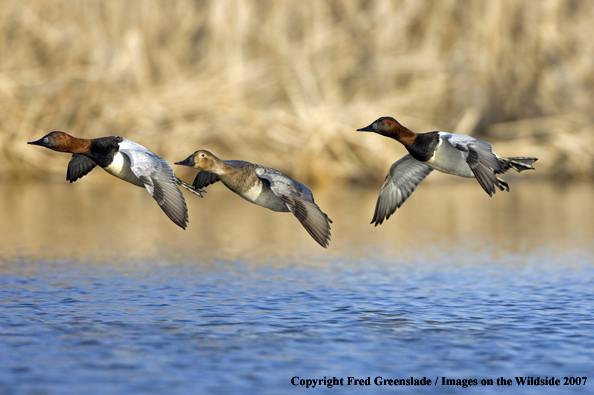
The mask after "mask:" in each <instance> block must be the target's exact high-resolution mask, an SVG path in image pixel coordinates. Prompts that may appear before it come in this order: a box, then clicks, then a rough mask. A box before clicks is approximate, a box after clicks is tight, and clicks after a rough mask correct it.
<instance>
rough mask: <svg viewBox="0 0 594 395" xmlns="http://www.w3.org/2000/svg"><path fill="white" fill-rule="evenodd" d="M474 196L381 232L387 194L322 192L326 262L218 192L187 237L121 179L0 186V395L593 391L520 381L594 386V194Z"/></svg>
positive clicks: (193, 204) (191, 202)
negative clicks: (377, 208) (382, 382)
mask: <svg viewBox="0 0 594 395" xmlns="http://www.w3.org/2000/svg"><path fill="white" fill-rule="evenodd" d="M465 181H469V180H462V182H460V183H454V184H453V185H452V184H449V183H444V184H440V183H439V182H437V183H428V184H427V185H426V186H425V185H422V186H421V187H419V190H418V191H417V192H415V194H414V195H413V197H412V198H411V199H410V201H408V202H407V203H406V204H405V205H404V206H403V207H402V208H401V209H400V210H399V211H398V212H397V213H396V215H395V216H394V217H393V218H391V219H390V220H389V221H388V222H387V223H385V224H384V225H382V226H380V227H377V228H376V227H373V226H371V225H369V224H368V223H369V221H370V220H371V214H372V213H373V206H374V204H375V199H376V193H377V191H375V190H371V191H368V190H356V189H355V190H353V189H340V190H337V189H323V190H321V191H320V192H319V193H318V192H317V191H316V202H318V203H319V205H320V206H321V207H322V209H323V210H324V211H325V212H327V213H328V214H329V215H330V217H331V218H332V219H333V220H334V224H333V240H332V243H331V244H330V248H329V249H328V250H324V249H322V248H320V247H319V246H318V245H317V244H316V243H315V242H314V241H313V240H311V238H310V237H309V235H308V234H307V233H306V232H305V231H304V230H303V229H302V228H301V227H300V225H299V223H298V222H297V220H296V219H295V218H293V217H292V216H291V215H290V214H279V213H273V212H269V211H267V210H265V209H262V208H260V207H257V206H253V205H249V204H248V203H247V202H245V201H243V200H242V199H240V198H238V197H236V196H232V195H230V194H228V193H227V191H225V190H224V189H222V188H219V189H217V188H211V187H209V193H208V194H207V195H206V197H205V198H204V199H199V198H194V197H193V196H187V200H188V206H189V209H190V221H191V222H190V226H189V228H188V230H186V231H182V230H180V229H178V228H177V227H176V226H175V225H173V224H171V223H170V221H169V220H168V219H167V218H166V217H165V215H164V214H163V213H162V212H161V211H160V210H159V209H158V207H156V204H155V203H154V202H153V201H152V199H150V197H148V195H147V194H146V192H144V191H142V190H141V189H140V188H133V187H130V186H127V185H125V184H124V183H118V184H122V185H121V187H120V186H119V185H117V186H114V187H113V188H110V189H105V188H103V187H102V186H101V185H99V184H97V185H95V184H93V183H87V184H82V183H81V184H80V185H69V184H50V185H43V186H33V185H22V186H16V187H14V188H12V187H11V188H10V189H8V188H3V189H2V190H1V191H0V195H1V196H0V197H1V198H2V200H1V201H0V204H1V205H3V207H2V213H3V215H4V218H3V223H4V227H3V230H2V234H1V235H2V242H0V248H1V250H0V251H2V256H3V260H2V261H1V262H0V270H1V271H2V275H1V276H0V301H1V304H0V355H2V364H1V365H0V393H9V394H10V393H41V394H80V393H84V392H89V393H110V394H129V393H168V394H169V393H173V394H175V393H179V394H188V393H221V394H227V393H242V394H250V393H254V394H268V393H270V394H278V393H306V392H308V391H316V392H321V391H323V392H328V391H335V392H336V391H339V392H340V393H353V394H355V393H390V392H393V391H401V390H406V391H407V392H413V393H430V392H431V393H458V392H468V391H473V392H475V393H479V392H480V393H513V392H521V393H543V392H544V393H588V392H590V393H593V392H594V390H592V388H594V377H589V378H588V380H592V381H591V382H587V383H586V385H585V386H583V385H582V386H580V387H577V386H572V387H568V386H563V385H561V386H559V387H551V388H549V387H547V388H545V389H544V390H543V388H542V387H534V386H532V387H530V386H525V387H519V386H518V385H517V384H516V383H515V377H521V376H523V377H527V376H534V377H536V376H540V377H545V376H547V377H549V378H550V377H551V376H554V377H555V378H560V379H561V384H563V381H564V380H563V379H562V378H563V377H565V376H573V377H578V376H579V377H582V376H588V375H589V374H590V372H592V371H593V369H592V368H593V367H594V363H593V361H594V335H593V334H594V307H593V306H594V304H593V302H594V291H593V287H592V284H593V281H594V265H593V259H592V245H591V240H592V236H593V235H594V225H593V224H594V222H593V221H592V219H593V216H594V210H593V209H592V205H591V202H592V201H594V200H593V198H594V190H593V188H592V187H591V186H588V185H572V186H571V185H570V186H565V187H563V188H560V187H558V186H555V185H550V184H541V183H534V184H531V183H521V184H519V185H518V183H517V180H516V182H515V183H514V184H512V187H514V186H515V188H513V189H512V192H511V193H509V194H507V193H505V194H503V193H498V194H497V195H496V196H495V197H494V198H491V199H489V198H488V197H487V196H484V192H482V191H481V190H480V188H477V185H475V183H469V182H465ZM470 181H471V180H470ZM213 187H215V186H213ZM145 195H147V196H145ZM378 376H381V377H383V378H392V379H399V378H408V377H411V376H412V377H415V378H423V377H426V378H427V379H431V380H432V382H435V379H436V378H438V386H437V387H436V386H432V387H429V388H427V387H406V388H400V387H384V386H382V387H379V386H376V385H375V384H374V383H373V380H374V378H375V377H378ZM293 377H299V379H314V378H316V379H323V378H324V377H326V378H332V377H337V378H343V379H344V384H345V385H343V386H340V388H336V387H335V388H333V389H328V388H327V387H319V386H317V387H316V388H315V389H313V390H312V389H306V388H305V387H303V386H294V385H292V384H291V380H292V378H293ZM348 377H355V378H362V379H366V378H368V377H370V380H371V385H370V386H369V387H365V388H361V387H360V386H353V385H351V386H347V385H346V380H347V378H348ZM441 377H447V378H452V379H477V383H478V385H477V387H480V388H476V387H472V388H465V389H464V388H462V387H460V386H442V385H441ZM499 377H504V378H506V379H509V378H511V379H513V381H514V383H513V385H512V386H511V387H509V388H507V387H501V386H497V385H496V384H494V385H493V386H482V385H481V384H480V382H481V380H482V379H493V380H496V379H497V378H499ZM295 382H298V381H295Z"/></svg>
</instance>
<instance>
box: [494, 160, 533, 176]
mask: <svg viewBox="0 0 594 395" xmlns="http://www.w3.org/2000/svg"><path fill="white" fill-rule="evenodd" d="M537 160H538V158H528V157H524V156H521V157H516V158H499V162H500V163H501V164H502V165H503V172H504V173H505V172H506V171H508V170H509V169H514V170H515V171H517V172H518V173H521V172H522V171H524V170H534V167H532V164H533V163H534V162H536V161H537Z"/></svg>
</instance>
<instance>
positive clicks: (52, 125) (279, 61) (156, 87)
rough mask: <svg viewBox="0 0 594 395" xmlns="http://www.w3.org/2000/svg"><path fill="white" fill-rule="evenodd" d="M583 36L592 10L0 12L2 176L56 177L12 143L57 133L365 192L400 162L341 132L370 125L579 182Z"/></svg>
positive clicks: (10, 0) (118, 5) (265, 5)
mask: <svg viewBox="0 0 594 395" xmlns="http://www.w3.org/2000/svg"><path fill="white" fill-rule="evenodd" d="M592 37H594V2H591V1H588V0H583V1H568V0H542V1H531V0H523V1H522V0H500V1H453V0H452V1H448V0H443V1H419V0H400V1H384V0H377V1H363V0H361V1H354V0H328V1H317V0H305V1H289V0H262V1H247V0H229V1H225V0H213V1H194V2H190V1H117V0H111V1H110V0H106V1H99V0H79V1H73V0H55V1H43V0H32V1H27V2H22V1H18V0H5V1H3V2H2V6H1V7H0V106H1V108H2V116H1V117H0V163H1V164H2V166H1V167H0V178H2V179H5V180H6V179H15V178H25V177H27V178H29V177H32V176H34V175H38V176H41V175H47V174H51V175H52V178H56V179H62V178H64V174H65V167H66V162H67V157H65V155H63V154H58V153H55V152H51V151H49V150H43V149H41V148H39V147H31V146H27V145H26V144H25V143H26V141H30V140H33V139H38V138H40V137H41V136H42V135H44V134H45V133H47V132H49V131H52V130H63V131H66V132H69V133H71V134H73V135H75V136H81V137H87V138H91V137H99V136H107V135H121V136H124V137H126V138H129V139H131V140H134V141H136V142H138V143H140V144H142V145H145V146H147V147H148V148H150V149H151V150H153V151H154V152H155V153H157V154H158V155H160V156H162V157H164V158H165V159H167V160H169V161H170V162H173V161H178V160H182V159H184V158H185V157H187V156H188V155H189V154H190V153H192V152H193V151H194V150H196V149H199V148H204V149H209V150H211V151H213V152H214V153H215V154H216V155H218V156H220V157H222V158H227V159H245V160H248V161H252V162H256V163H260V164H263V165H267V166H270V167H274V168H277V169H279V170H281V171H285V172H288V173H290V174H292V175H293V176H295V177H296V178H298V179H300V180H302V181H307V182H315V181H317V182H332V181H345V180H362V179H367V180H369V179H371V180H373V181H376V180H378V179H381V178H383V176H384V174H385V172H386V170H387V167H388V166H389V164H390V163H392V162H394V161H395V160H396V159H397V158H399V157H400V156H402V155H403V153H404V150H403V149H402V147H399V146H398V144H397V143H396V142H392V141H387V140H386V139H384V138H381V137H379V136H374V135H369V134H362V133H357V132H355V129H356V128H358V127H362V126H366V125H367V124H369V123H370V122H371V121H373V120H374V119H375V118H377V117H379V116H382V115H392V116H394V117H396V118H397V119H399V120H401V121H402V122H403V123H404V124H405V125H407V126H409V127H410V128H411V129H413V130H418V131H429V130H434V129H439V130H447V131H452V132H453V131H456V132H461V133H468V134H473V135H475V136H477V137H483V138H485V139H487V140H489V141H491V142H493V143H494V145H495V148H496V150H497V152H498V153H499V154H500V155H506V156H507V155H513V156H523V155H525V156H537V157H539V158H541V160H540V161H539V162H538V163H537V167H538V173H540V174H541V175H542V174H549V175H559V176H563V177H567V176H569V175H573V176H591V175H592V174H593V173H594V152H593V150H594V148H593V147H594V141H593V140H594V111H592V104H593V103H594V98H593V92H594V72H593V69H594V41H593V40H592ZM534 174H536V173H534Z"/></svg>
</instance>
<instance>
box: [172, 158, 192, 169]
mask: <svg viewBox="0 0 594 395" xmlns="http://www.w3.org/2000/svg"><path fill="white" fill-rule="evenodd" d="M174 164H176V165H181V166H190V167H194V165H195V164H196V162H195V161H194V155H190V156H188V158H187V159H185V160H182V161H181V162H175V163H174Z"/></svg>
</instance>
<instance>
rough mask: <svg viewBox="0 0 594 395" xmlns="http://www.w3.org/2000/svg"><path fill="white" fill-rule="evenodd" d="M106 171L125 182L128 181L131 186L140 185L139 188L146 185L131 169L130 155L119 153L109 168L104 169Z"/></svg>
mask: <svg viewBox="0 0 594 395" xmlns="http://www.w3.org/2000/svg"><path fill="white" fill-rule="evenodd" d="M104 169H105V171H106V172H108V173H109V174H111V175H113V176H115V177H117V178H120V179H122V180H124V181H128V182H129V183H131V184H134V185H138V186H139V187H143V186H144V183H143V182H142V181H140V180H139V179H138V177H136V175H134V172H132V169H131V168H130V158H128V155H125V154H122V153H121V152H117V153H116V154H115V155H114V156H113V161H112V162H111V163H110V165H109V166H107V167H104Z"/></svg>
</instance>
